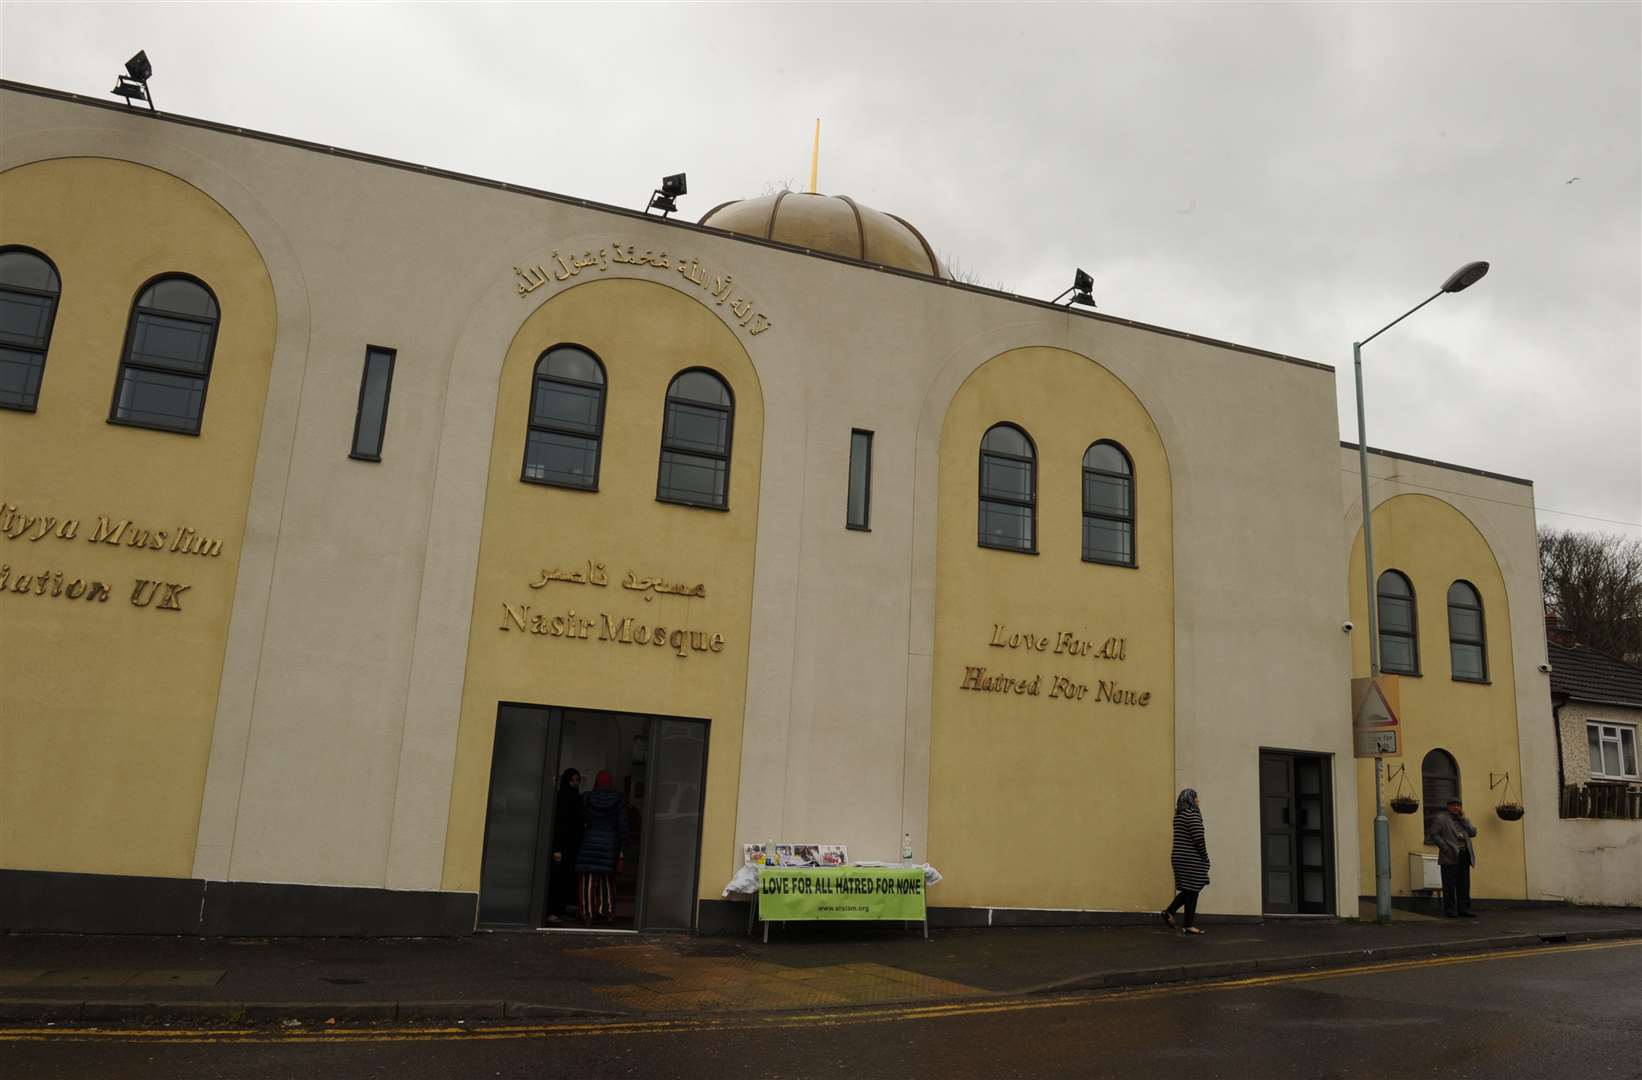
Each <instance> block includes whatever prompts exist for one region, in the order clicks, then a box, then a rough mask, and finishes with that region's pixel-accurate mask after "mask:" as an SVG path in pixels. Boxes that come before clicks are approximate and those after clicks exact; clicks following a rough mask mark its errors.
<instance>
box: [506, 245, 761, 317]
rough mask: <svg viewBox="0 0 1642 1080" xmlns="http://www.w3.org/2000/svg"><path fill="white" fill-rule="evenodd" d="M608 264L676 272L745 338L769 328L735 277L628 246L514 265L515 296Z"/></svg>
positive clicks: (696, 262)
mask: <svg viewBox="0 0 1642 1080" xmlns="http://www.w3.org/2000/svg"><path fill="white" fill-rule="evenodd" d="M612 263H614V264H615V265H617V266H633V267H644V268H646V269H651V270H663V271H669V272H676V273H677V274H678V275H679V276H680V277H682V278H684V280H686V281H688V282H690V283H691V284H692V285H694V286H696V287H697V288H699V289H701V290H702V291H703V292H706V293H708V294H709V295H711V296H712V298H713V304H714V306H715V307H727V308H728V309H729V312H730V315H731V317H732V318H734V319H735V322H736V324H737V325H738V326H740V327H741V328H742V329H743V330H745V331H747V333H748V334H749V335H751V336H753V337H756V336H758V335H759V334H762V333H763V332H764V331H766V330H768V329H769V328H770V325H771V323H770V320H769V318H768V317H767V316H766V315H765V314H764V313H763V312H761V311H759V310H758V309H757V305H756V304H754V302H753V301H752V299H751V298H750V297H748V296H746V295H745V294H744V292H743V290H742V288H741V286H739V285H737V284H736V281H735V275H733V274H717V273H709V272H708V271H707V270H706V269H705V268H704V267H703V266H702V265H701V261H700V260H699V259H697V258H695V257H694V256H688V257H687V256H684V255H680V256H679V257H678V258H676V259H673V258H671V257H669V256H668V254H667V252H665V251H660V252H657V251H645V252H644V253H643V254H642V255H641V254H639V252H638V249H637V248H636V247H635V246H634V245H632V244H628V245H627V246H626V247H625V248H624V247H622V246H621V245H620V244H611V245H610V246H609V247H605V248H599V249H598V250H597V251H593V250H588V251H584V252H583V253H582V254H581V255H579V256H578V255H577V254H576V253H575V252H571V253H570V255H569V257H568V258H567V257H566V256H563V255H561V254H559V253H558V252H557V251H555V252H554V253H553V254H552V255H551V256H550V257H549V259H548V261H547V263H545V264H544V263H536V264H535V265H533V266H515V267H514V268H513V273H514V274H515V275H517V276H518V278H519V282H518V285H517V286H516V287H517V289H518V292H519V295H520V296H529V295H530V294H531V293H533V292H535V291H536V290H537V289H540V288H541V287H542V286H544V285H550V284H555V283H561V284H562V283H563V282H566V281H569V280H570V279H571V278H573V277H576V276H578V275H579V274H581V272H582V271H584V270H587V271H596V272H598V273H601V274H602V273H605V272H607V271H608V270H609V269H610V265H611V264H612Z"/></svg>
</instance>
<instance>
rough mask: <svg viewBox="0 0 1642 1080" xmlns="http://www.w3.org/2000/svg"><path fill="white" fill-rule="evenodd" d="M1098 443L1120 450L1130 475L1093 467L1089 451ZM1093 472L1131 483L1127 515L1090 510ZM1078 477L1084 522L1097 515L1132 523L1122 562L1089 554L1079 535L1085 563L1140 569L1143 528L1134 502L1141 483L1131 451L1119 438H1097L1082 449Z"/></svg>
mask: <svg viewBox="0 0 1642 1080" xmlns="http://www.w3.org/2000/svg"><path fill="white" fill-rule="evenodd" d="M1097 446H1110V447H1111V448H1112V449H1113V450H1116V451H1117V452H1118V454H1119V455H1120V456H1121V457H1122V458H1123V462H1124V464H1125V465H1127V466H1128V467H1129V471H1128V473H1127V474H1120V473H1114V472H1110V471H1108V470H1106V469H1095V468H1091V467H1090V466H1089V465H1088V460H1089V451H1090V450H1093V449H1094V448H1095V447H1097ZM1090 474H1093V475H1095V476H1104V477H1108V478H1110V479H1116V480H1124V481H1126V482H1127V483H1128V485H1129V514H1128V516H1127V517H1123V516H1120V515H1117V514H1109V513H1107V512H1105V511H1104V510H1090V509H1089V501H1088V489H1089V485H1088V481H1087V477H1088V476H1089V475H1090ZM1079 480H1080V481H1082V482H1083V488H1082V490H1080V491H1079V493H1078V494H1079V496H1080V501H1081V502H1082V503H1083V518H1082V522H1086V521H1088V520H1089V519H1090V518H1097V519H1099V520H1101V521H1116V522H1119V523H1121V524H1125V525H1127V526H1129V558H1128V560H1127V561H1124V562H1120V561H1117V560H1115V559H1102V558H1098V557H1094V556H1091V555H1090V554H1089V549H1088V548H1087V547H1084V546H1083V538H1082V537H1080V538H1079V547H1080V548H1082V551H1083V561H1084V562H1086V563H1093V564H1095V565H1097V566H1121V567H1127V568H1128V569H1130V570H1133V569H1136V568H1138V567H1139V566H1140V528H1139V524H1138V521H1137V519H1138V517H1139V512H1138V508H1137V507H1136V505H1135V491H1136V489H1137V488H1138V487H1139V485H1138V484H1137V483H1136V481H1135V459H1134V458H1133V457H1131V456H1130V454H1129V451H1128V450H1126V449H1125V448H1124V446H1123V444H1122V443H1120V442H1118V441H1117V440H1116V439H1096V440H1095V441H1094V442H1092V443H1090V444H1089V446H1088V448H1087V449H1085V450H1084V451H1083V472H1082V473H1080V474H1079ZM1080 524H1081V522H1080Z"/></svg>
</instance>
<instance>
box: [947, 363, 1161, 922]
mask: <svg viewBox="0 0 1642 1080" xmlns="http://www.w3.org/2000/svg"><path fill="white" fill-rule="evenodd" d="M1000 421H1009V422H1013V423H1015V424H1016V425H1018V426H1020V427H1022V428H1023V429H1025V431H1026V432H1027V433H1028V434H1029V435H1030V436H1031V437H1032V439H1033V440H1034V441H1035V442H1036V444H1037V458H1038V550H1039V554H1037V555H1026V554H1020V553H1017V552H1011V551H997V550H992V549H988V548H982V547H979V546H977V544H976V534H977V527H976V515H977V499H978V495H977V488H978V461H979V452H980V443H981V437H982V435H983V434H984V433H985V432H986V430H987V429H988V428H989V427H991V426H992V425H993V424H994V423H998V422H1000ZM1103 438H1104V439H1114V440H1116V441H1117V442H1119V443H1121V444H1122V445H1123V446H1124V447H1125V448H1126V449H1127V450H1128V451H1129V454H1130V457H1131V458H1132V459H1133V461H1134V465H1135V477H1136V507H1137V518H1136V537H1137V544H1138V548H1137V550H1138V560H1137V561H1138V563H1139V566H1138V568H1136V569H1128V568H1123V567H1116V566H1104V565H1098V564H1093V563H1085V562H1083V561H1082V553H1083V548H1082V512H1083V510H1082V483H1083V454H1084V451H1085V450H1086V449H1088V447H1089V445H1090V444H1091V443H1092V442H1094V441H1096V440H1097V439H1103ZM940 469H941V472H940V477H941V479H940V485H941V487H940V510H939V535H938V538H937V555H936V557H937V570H936V591H937V595H936V603H935V617H936V630H935V661H934V679H935V687H934V693H933V695H932V701H933V710H934V715H933V718H932V735H931V748H930V755H931V758H930V780H929V790H930V794H929V851H930V861H931V862H933V863H934V864H935V865H936V866H938V867H940V869H941V871H942V873H943V874H945V875H946V879H945V880H944V881H943V882H942V883H941V897H940V902H941V903H942V904H943V905H951V906H959V907H964V906H997V907H1048V908H1085V909H1089V908H1100V909H1145V908H1149V907H1160V906H1162V904H1163V903H1164V902H1165V901H1166V900H1167V898H1168V896H1169V895H1170V894H1171V891H1172V890H1171V888H1170V886H1171V881H1172V879H1171V877H1170V869H1169V841H1170V832H1169V829H1170V811H1171V809H1172V807H1173V800H1174V790H1173V785H1174V641H1173V638H1174V554H1173V523H1172V520H1171V501H1170V500H1171V496H1170V476H1169V464H1168V460H1167V458H1166V456H1165V454H1164V450H1163V444H1162V441H1161V439H1160V438H1159V437H1158V434H1157V431H1156V429H1155V428H1154V427H1153V425H1152V421H1151V418H1150V417H1149V416H1148V415H1147V413H1146V410H1145V408H1144V407H1143V406H1142V405H1141V404H1140V402H1139V401H1138V400H1137V399H1136V398H1135V396H1134V395H1133V394H1132V393H1131V392H1130V391H1129V389H1128V388H1127V387H1125V386H1124V385H1123V384H1122V383H1121V382H1119V381H1118V379H1117V378H1116V377H1114V376H1113V375H1112V374H1111V373H1110V372H1108V371H1107V370H1106V369H1105V368H1103V367H1101V366H1099V365H1098V364H1096V363H1093V362H1091V361H1090V360H1089V359H1087V358H1085V357H1082V356H1079V355H1076V354H1074V353H1070V352H1066V351H1064V350H1060V349H1052V348H1025V349H1016V350H1013V351H1011V352H1007V353H1004V354H1003V355H1001V356H997V357H994V358H993V359H992V360H990V361H988V362H987V363H986V364H985V365H983V366H982V367H981V368H980V369H979V370H978V371H976V372H975V373H974V374H972V375H971V376H970V377H969V379H968V380H966V381H965V383H964V385H963V386H962V387H961V388H960V389H959V391H958V394H957V396H956V397H955V398H954V399H953V402H952V405H951V407H950V409H949V410H948V412H947V416H946V421H945V424H944V426H943V429H942V433H941V451H940ZM1000 624H1001V625H1002V626H1003V627H1004V630H1003V631H1001V634H1002V635H1003V636H1005V637H1008V636H1012V635H1013V634H1014V633H1016V632H1029V633H1032V634H1034V635H1042V636H1045V637H1047V638H1048V639H1049V640H1048V643H1047V645H1046V646H1045V648H1044V649H1043V650H1042V651H1039V650H1037V649H1035V648H1030V647H1027V646H1026V645H1025V644H1024V642H1023V643H1022V645H1021V646H1020V647H1017V648H1009V647H1007V646H994V645H992V644H991V642H992V641H993V640H994V635H995V631H994V627H995V626H998V625H1000ZM1062 632H1070V633H1071V634H1072V635H1074V636H1075V637H1076V638H1079V639H1084V640H1090V641H1093V642H1094V649H1095V650H1096V651H1099V650H1100V649H1101V647H1102V645H1103V644H1104V642H1105V640H1106V639H1107V638H1113V637H1115V638H1122V639H1124V643H1125V647H1124V654H1125V656H1126V658H1125V659H1123V660H1102V659H1096V658H1093V657H1092V656H1080V657H1073V656H1071V655H1069V654H1067V653H1064V652H1062V653H1059V654H1057V653H1056V651H1055V650H1056V647H1057V645H1058V644H1059V638H1058V635H1059V634H1061V633H1062ZM967 667H984V668H985V669H986V672H987V675H988V676H991V675H1004V676H1006V677H1014V678H1021V677H1024V678H1025V679H1027V680H1032V679H1038V680H1040V681H1039V682H1038V693H1037V694H1036V695H1035V696H1034V695H1031V694H1016V693H1014V692H1012V691H1011V692H1006V693H994V692H987V691H976V690H964V689H961V687H962V685H963V682H964V678H965V669H966V668H967ZM1057 675H1058V676H1061V677H1063V678H1066V679H1068V680H1070V681H1072V682H1075V683H1077V684H1081V685H1084V686H1086V687H1088V690H1087V691H1086V692H1085V693H1084V695H1083V696H1082V698H1081V700H1077V699H1074V700H1068V699H1067V698H1065V697H1064V696H1062V695H1060V694H1056V693H1055V687H1056V684H1055V681H1054V680H1055V677H1056V676H1057ZM1103 682H1104V683H1105V684H1106V687H1107V688H1110V687H1112V686H1113V685H1115V686H1116V688H1118V689H1119V690H1123V691H1132V692H1136V693H1141V692H1144V693H1149V694H1150V698H1149V700H1148V703H1147V704H1146V705H1144V706H1139V705H1121V704H1113V703H1111V702H1110V701H1107V700H1104V699H1103V700H1096V699H1097V697H1098V696H1099V695H1100V694H1101V692H1102V685H1101V684H1102V683H1103ZM1052 694H1053V695H1054V696H1051V695H1052Z"/></svg>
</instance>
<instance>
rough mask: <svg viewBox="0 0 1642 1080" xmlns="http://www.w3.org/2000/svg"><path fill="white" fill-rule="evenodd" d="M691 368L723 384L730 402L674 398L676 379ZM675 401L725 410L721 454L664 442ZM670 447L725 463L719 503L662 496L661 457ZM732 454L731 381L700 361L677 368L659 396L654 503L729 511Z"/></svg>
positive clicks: (698, 407) (695, 406)
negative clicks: (669, 414) (722, 491)
mask: <svg viewBox="0 0 1642 1080" xmlns="http://www.w3.org/2000/svg"><path fill="white" fill-rule="evenodd" d="M694 371H699V372H702V373H703V374H706V375H711V376H712V377H713V378H714V379H716V380H718V384H719V385H720V386H722V387H724V393H725V395H726V396H727V397H728V398H729V399H730V404H729V405H727V406H726V405H716V404H710V403H708V402H704V401H696V400H694V399H691V398H675V397H674V396H673V387H674V386H675V385H677V384H678V381H679V380H680V379H682V378H684V376H686V375H688V374H690V373H691V372H694ZM675 402H676V403H678V404H680V405H689V406H691V407H692V408H697V409H719V410H722V411H723V412H724V452H723V453H722V454H719V453H710V452H708V451H705V450H701V449H697V448H695V447H680V446H668V445H667V414H668V411H669V410H670V409H671V408H672V407H673V405H674V403H675ZM669 450H671V451H672V452H673V453H675V454H690V455H693V456H695V457H703V458H712V459H713V460H715V461H723V462H724V498H723V501H722V502H716V503H714V502H702V501H699V500H696V499H679V498H674V497H672V496H668V495H663V494H662V492H661V466H662V461H663V460H664V458H665V456H666V454H667V452H668V451H669ZM734 453H735V388H734V387H733V386H731V385H730V380H729V379H726V378H725V377H724V375H723V373H722V372H719V371H715V370H713V369H712V368H710V367H706V366H705V365H701V364H696V365H693V366H691V367H687V368H681V369H680V370H678V371H676V372H674V373H673V377H672V378H671V379H668V380H667V393H666V395H665V396H664V397H663V398H662V406H661V436H660V438H659V440H658V446H657V450H656V501H657V502H664V503H669V504H671V505H673V506H688V507H691V508H692V509H696V510H718V511H721V512H724V511H728V510H729V509H730V477H731V476H732V475H733V473H732V472H731V470H732V468H733V457H732V455H733V454H734Z"/></svg>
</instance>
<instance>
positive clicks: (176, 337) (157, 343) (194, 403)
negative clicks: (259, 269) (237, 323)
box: [108, 274, 218, 435]
mask: <svg viewBox="0 0 1642 1080" xmlns="http://www.w3.org/2000/svg"><path fill="white" fill-rule="evenodd" d="M217 321H218V312H217V301H216V298H215V297H214V296H212V295H211V290H210V289H207V288H206V287H205V286H204V285H202V284H201V283H200V282H198V281H196V280H195V279H193V278H191V277H184V276H183V275H180V274H173V275H169V276H166V277H161V278H156V279H155V280H153V281H151V282H149V283H148V285H147V286H145V287H144V288H143V290H142V292H140V293H138V294H137V302H136V303H135V304H134V305H132V308H131V321H130V322H129V323H128V324H127V325H126V331H125V353H124V355H122V356H121V357H120V376H119V382H118V383H117V384H116V386H115V389H114V408H113V410H112V411H111V412H110V414H109V417H108V418H109V420H111V421H112V422H114V423H117V424H130V425H132V426H134V427H146V428H156V429H158V430H160V431H180V432H182V433H183V434H186V435H198V434H199V433H200V423H201V420H202V419H203V417H204V415H205V387H206V384H207V383H208V382H209V381H210V379H211V354H212V353H213V352H214V351H215V350H216V346H217Z"/></svg>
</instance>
